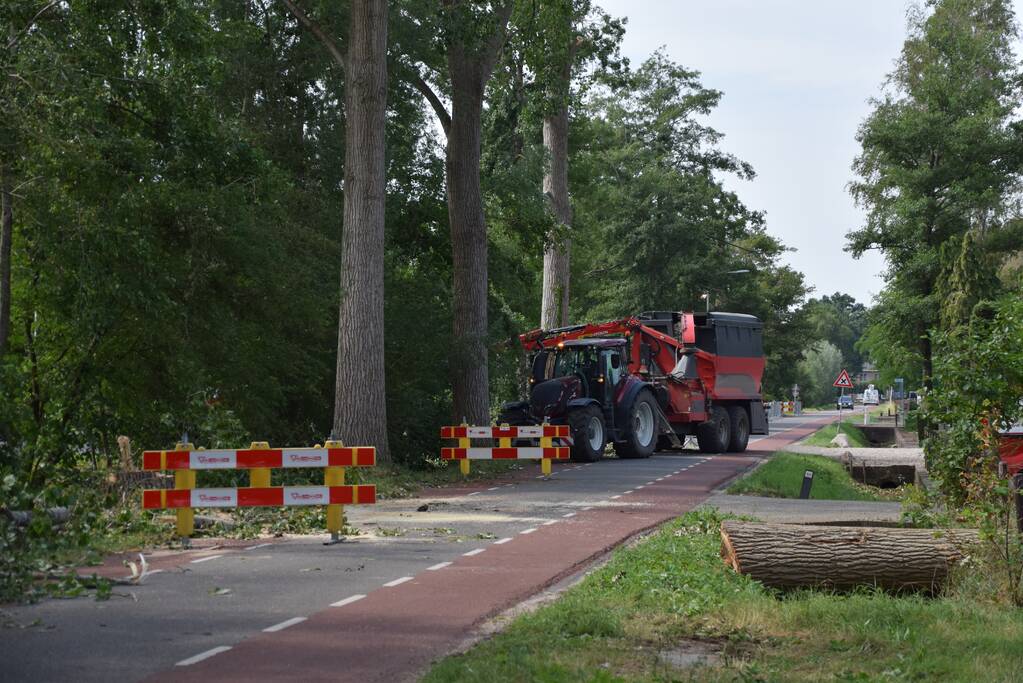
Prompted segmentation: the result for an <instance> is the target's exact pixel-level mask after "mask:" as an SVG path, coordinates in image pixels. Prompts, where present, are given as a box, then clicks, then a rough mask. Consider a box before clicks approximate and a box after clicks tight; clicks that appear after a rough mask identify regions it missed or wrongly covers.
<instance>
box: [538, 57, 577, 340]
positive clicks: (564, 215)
mask: <svg viewBox="0 0 1023 683" xmlns="http://www.w3.org/2000/svg"><path fill="white" fill-rule="evenodd" d="M565 71H566V75H565V77H566V78H568V69H566V70H565ZM543 146H544V150H545V151H546V152H547V166H546V170H545V172H544V176H543V191H544V194H545V195H546V196H547V199H548V201H549V202H550V206H551V212H552V213H553V214H554V219H555V220H556V221H557V223H558V228H557V229H556V230H554V231H553V232H552V233H551V234H549V235H548V236H547V240H546V243H545V244H544V250H543V301H542V303H541V309H540V326H541V327H542V328H544V329H547V330H549V329H553V328H555V327H563V326H565V325H567V324H568V286H569V279H570V277H571V270H570V265H571V260H570V254H571V247H572V241H571V238H570V237H569V235H568V229H569V227H570V226H571V225H572V206H571V204H570V202H569V199H568V105H567V104H564V103H563V104H559V105H558V110H557V111H556V112H555V113H553V114H550V115H548V116H546V117H545V118H544V120H543Z"/></svg>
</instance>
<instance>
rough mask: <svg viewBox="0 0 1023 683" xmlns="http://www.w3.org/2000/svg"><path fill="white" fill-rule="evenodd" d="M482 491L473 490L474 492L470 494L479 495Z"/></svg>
mask: <svg viewBox="0 0 1023 683" xmlns="http://www.w3.org/2000/svg"><path fill="white" fill-rule="evenodd" d="M480 493H481V492H480V491H473V492H472V493H470V494H469V495H470V496H478V495H480Z"/></svg>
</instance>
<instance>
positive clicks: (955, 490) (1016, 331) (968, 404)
mask: <svg viewBox="0 0 1023 683" xmlns="http://www.w3.org/2000/svg"><path fill="white" fill-rule="evenodd" d="M939 340H940V347H939V348H940V349H941V355H940V356H939V359H938V362H937V364H936V366H935V387H934V390H933V391H932V392H931V393H930V394H928V396H927V397H926V403H925V406H926V416H927V417H928V419H930V420H932V421H933V422H935V423H937V424H940V425H941V430H940V431H939V432H938V433H937V434H935V435H934V436H933V437H931V438H929V439H927V440H926V442H925V444H924V449H925V454H926V457H927V469H928V471H929V472H930V474H931V477H932V478H933V479H934V481H935V482H936V483H937V484H938V485H939V486H940V488H941V490H942V492H943V493H944V494H945V495H946V496H948V498H949V499H950V500H951V501H953V502H954V503H957V504H958V503H964V502H966V501H967V500H968V499H969V497H970V492H969V486H970V479H971V477H972V476H973V475H978V476H979V475H981V474H983V473H984V472H988V471H991V470H992V469H994V468H995V467H996V465H997V455H996V452H995V448H996V444H995V443H994V436H993V434H994V432H995V431H996V430H998V429H1004V428H1006V427H1008V426H1010V425H1012V424H1013V423H1014V422H1017V421H1018V420H1020V419H1021V418H1023V406H1021V404H1020V397H1023V301H1021V300H1020V299H1019V298H1018V297H1015V296H1009V297H1006V298H1005V299H1003V300H1002V301H1001V302H1000V303H999V304H998V305H997V307H996V308H995V315H994V318H993V319H992V320H983V319H977V318H974V320H973V322H972V324H970V325H969V326H965V327H959V328H956V329H955V330H953V331H951V332H948V333H946V334H944V335H942V336H941V337H939Z"/></svg>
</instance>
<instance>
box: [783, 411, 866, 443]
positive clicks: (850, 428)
mask: <svg viewBox="0 0 1023 683" xmlns="http://www.w3.org/2000/svg"><path fill="white" fill-rule="evenodd" d="M860 422H861V423H862V422H863V418H862V417H860ZM856 424H857V422H856V420H854V419H850V420H842V433H843V434H845V435H846V436H847V437H849V445H850V446H852V447H853V448H870V442H869V441H867V437H866V436H864V435H863V432H861V431H860V430H858V429H856V427H855V426H854V425H856ZM836 434H838V423H837V422H834V423H832V424H829V425H827V426H825V427H822V428H820V429H818V430H817V431H816V432H814V433H813V434H811V435H810V436H808V437H806V438H805V439H803V440H802V441H800V442H799V443H800V444H801V445H803V446H826V447H829V448H834V447H835V445H834V444H833V443H831V440H832V439H834V438H835V435H836Z"/></svg>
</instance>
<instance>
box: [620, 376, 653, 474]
mask: <svg viewBox="0 0 1023 683" xmlns="http://www.w3.org/2000/svg"><path fill="white" fill-rule="evenodd" d="M656 410H657V405H656V404H655V403H654V397H653V395H652V394H651V393H650V392H649V391H643V392H640V394H639V396H637V397H636V400H635V401H634V402H633V403H632V408H630V409H629V421H628V423H627V424H628V431H627V432H626V434H625V441H616V442H615V453H617V454H618V457H619V458H649V457H650V454H651V453H653V452H654V447H656V446H657V413H656V412H655V411H656Z"/></svg>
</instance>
